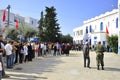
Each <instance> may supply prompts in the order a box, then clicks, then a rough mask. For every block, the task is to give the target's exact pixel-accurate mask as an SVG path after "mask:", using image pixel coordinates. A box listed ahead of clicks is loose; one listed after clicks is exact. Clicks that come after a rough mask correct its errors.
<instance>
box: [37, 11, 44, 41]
mask: <svg viewBox="0 0 120 80" xmlns="http://www.w3.org/2000/svg"><path fill="white" fill-rule="evenodd" d="M40 15H41V18H40V20H39V21H38V23H39V26H38V29H39V33H38V37H39V39H40V41H44V37H43V36H44V32H43V29H44V16H43V11H41V14H40Z"/></svg>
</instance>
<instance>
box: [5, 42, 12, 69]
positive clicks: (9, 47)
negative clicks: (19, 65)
mask: <svg viewBox="0 0 120 80" xmlns="http://www.w3.org/2000/svg"><path fill="white" fill-rule="evenodd" d="M12 49H13V47H12V45H11V41H7V44H6V45H5V51H6V62H7V68H13V65H12V58H13V57H12V55H13V54H12Z"/></svg>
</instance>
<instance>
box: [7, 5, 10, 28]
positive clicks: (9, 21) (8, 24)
mask: <svg viewBox="0 0 120 80" xmlns="http://www.w3.org/2000/svg"><path fill="white" fill-rule="evenodd" d="M7 9H8V22H7V27H9V24H10V5H8V7H7Z"/></svg>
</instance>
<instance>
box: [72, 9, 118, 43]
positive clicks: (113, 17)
mask: <svg viewBox="0 0 120 80" xmlns="http://www.w3.org/2000/svg"><path fill="white" fill-rule="evenodd" d="M106 27H107V28H108V31H109V35H117V34H118V9H114V10H113V11H111V12H106V13H105V14H101V15H100V16H96V17H95V18H92V19H89V20H86V21H84V22H83V26H81V27H79V28H75V29H73V33H74V35H73V36H74V37H73V40H74V42H75V43H81V42H84V41H86V40H87V41H89V42H90V44H91V45H94V44H96V42H98V41H101V42H102V44H103V45H107V43H106ZM86 30H87V34H86ZM81 31H82V34H80V33H81ZM85 39H86V40H85Z"/></svg>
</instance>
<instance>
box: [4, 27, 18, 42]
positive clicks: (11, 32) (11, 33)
mask: <svg viewBox="0 0 120 80" xmlns="http://www.w3.org/2000/svg"><path fill="white" fill-rule="evenodd" d="M5 33H6V39H7V38H10V39H12V40H15V41H17V40H19V37H18V35H19V31H18V30H16V29H15V28H10V27H9V28H8V29H7V30H6V31H5Z"/></svg>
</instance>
